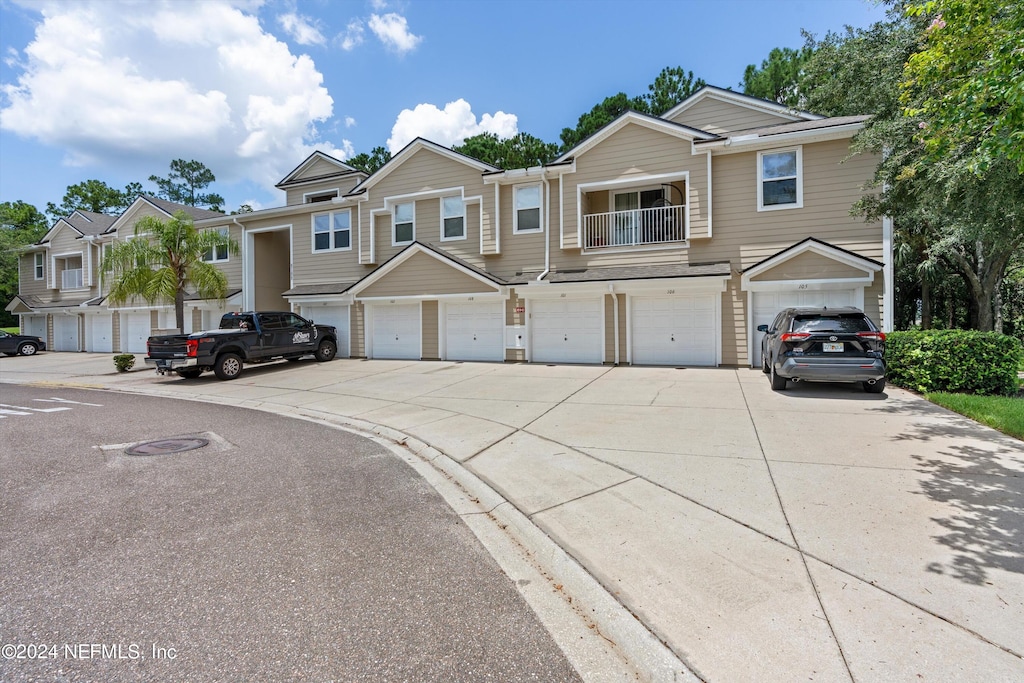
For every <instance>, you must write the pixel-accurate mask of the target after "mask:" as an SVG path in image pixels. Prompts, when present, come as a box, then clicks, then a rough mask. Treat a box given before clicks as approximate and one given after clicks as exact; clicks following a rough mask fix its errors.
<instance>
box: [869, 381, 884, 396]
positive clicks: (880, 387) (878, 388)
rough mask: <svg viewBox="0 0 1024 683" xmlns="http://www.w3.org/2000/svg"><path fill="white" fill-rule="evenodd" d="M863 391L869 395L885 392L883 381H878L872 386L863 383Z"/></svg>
mask: <svg viewBox="0 0 1024 683" xmlns="http://www.w3.org/2000/svg"><path fill="white" fill-rule="evenodd" d="M864 391H866V392H868V393H869V394H880V393H882V392H883V391H885V380H884V379H880V380H878V381H877V382H875V383H874V384H868V383H867V382H864Z"/></svg>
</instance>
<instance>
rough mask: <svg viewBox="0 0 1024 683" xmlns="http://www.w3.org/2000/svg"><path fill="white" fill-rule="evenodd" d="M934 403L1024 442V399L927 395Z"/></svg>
mask: <svg viewBox="0 0 1024 683" xmlns="http://www.w3.org/2000/svg"><path fill="white" fill-rule="evenodd" d="M925 398H927V399H928V400H929V401H931V402H932V403H936V404H938V405H940V406H942V407H943V408H949V409H950V410H952V411H954V412H957V413H960V414H961V415H966V416H967V417H969V418H971V419H972V420H975V421H977V422H980V423H982V424H984V425H988V426H989V427H992V428H994V429H998V430H999V431H1001V432H1003V433H1004V434H1009V435H1010V436H1013V437H1016V438H1018V439H1021V440H1024V397H1021V396H1015V397H1011V396H972V395H970V394H946V393H943V392H935V393H933V394H925Z"/></svg>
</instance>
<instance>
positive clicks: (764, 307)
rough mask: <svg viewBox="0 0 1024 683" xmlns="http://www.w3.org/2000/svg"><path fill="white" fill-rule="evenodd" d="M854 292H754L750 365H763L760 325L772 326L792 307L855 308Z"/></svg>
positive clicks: (762, 334) (836, 290)
mask: <svg viewBox="0 0 1024 683" xmlns="http://www.w3.org/2000/svg"><path fill="white" fill-rule="evenodd" d="M853 305H854V290H852V289H829V290H820V291H802V292H793V291H789V292H754V321H753V326H752V327H751V329H752V330H754V333H753V334H754V349H753V354H752V355H751V361H750V364H751V365H752V366H754V367H760V365H761V338H762V337H763V336H764V333H763V332H758V331H757V326H758V325H770V324H771V323H772V321H773V320H775V316H776V315H778V313H779V311H781V310H782V309H783V308H789V307H790V306H832V307H836V308H838V307H839V306H853Z"/></svg>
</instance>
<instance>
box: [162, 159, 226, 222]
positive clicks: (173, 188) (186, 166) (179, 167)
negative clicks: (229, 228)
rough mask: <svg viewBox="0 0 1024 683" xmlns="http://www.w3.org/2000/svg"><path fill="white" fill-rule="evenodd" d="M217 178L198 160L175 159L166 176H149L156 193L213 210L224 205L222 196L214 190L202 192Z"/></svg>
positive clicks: (165, 197) (218, 209)
mask: <svg viewBox="0 0 1024 683" xmlns="http://www.w3.org/2000/svg"><path fill="white" fill-rule="evenodd" d="M215 180H217V178H216V176H214V175H213V171H211V170H210V169H208V168H207V167H206V165H205V164H203V163H202V162H199V161H195V160H191V161H185V160H184V159H175V160H174V161H172V162H171V171H170V173H168V174H167V177H166V178H161V177H160V176H156V175H151V176H149V182H151V183H155V184H156V186H157V188H158V190H157V195H158V196H160V197H162V198H164V199H166V200H168V201H172V202H176V203H178V204H187V205H189V206H207V207H209V208H210V209H211V210H213V211H220V210H221V207H222V206H224V198H223V197H221V196H220V195H219V194H217V193H215V192H208V193H203V192H202V190H205V189H206V188H207V187H209V186H210V184H211V183H213V182H214V181H215Z"/></svg>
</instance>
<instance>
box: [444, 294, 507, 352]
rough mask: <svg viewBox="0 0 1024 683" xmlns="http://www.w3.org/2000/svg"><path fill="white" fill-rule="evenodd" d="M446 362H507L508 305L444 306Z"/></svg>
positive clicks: (497, 303)
mask: <svg viewBox="0 0 1024 683" xmlns="http://www.w3.org/2000/svg"><path fill="white" fill-rule="evenodd" d="M444 309H445V312H444V318H445V320H444V322H445V358H446V359H447V360H486V361H503V360H505V303H504V302H503V301H493V302H488V303H450V304H445V306H444Z"/></svg>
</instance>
